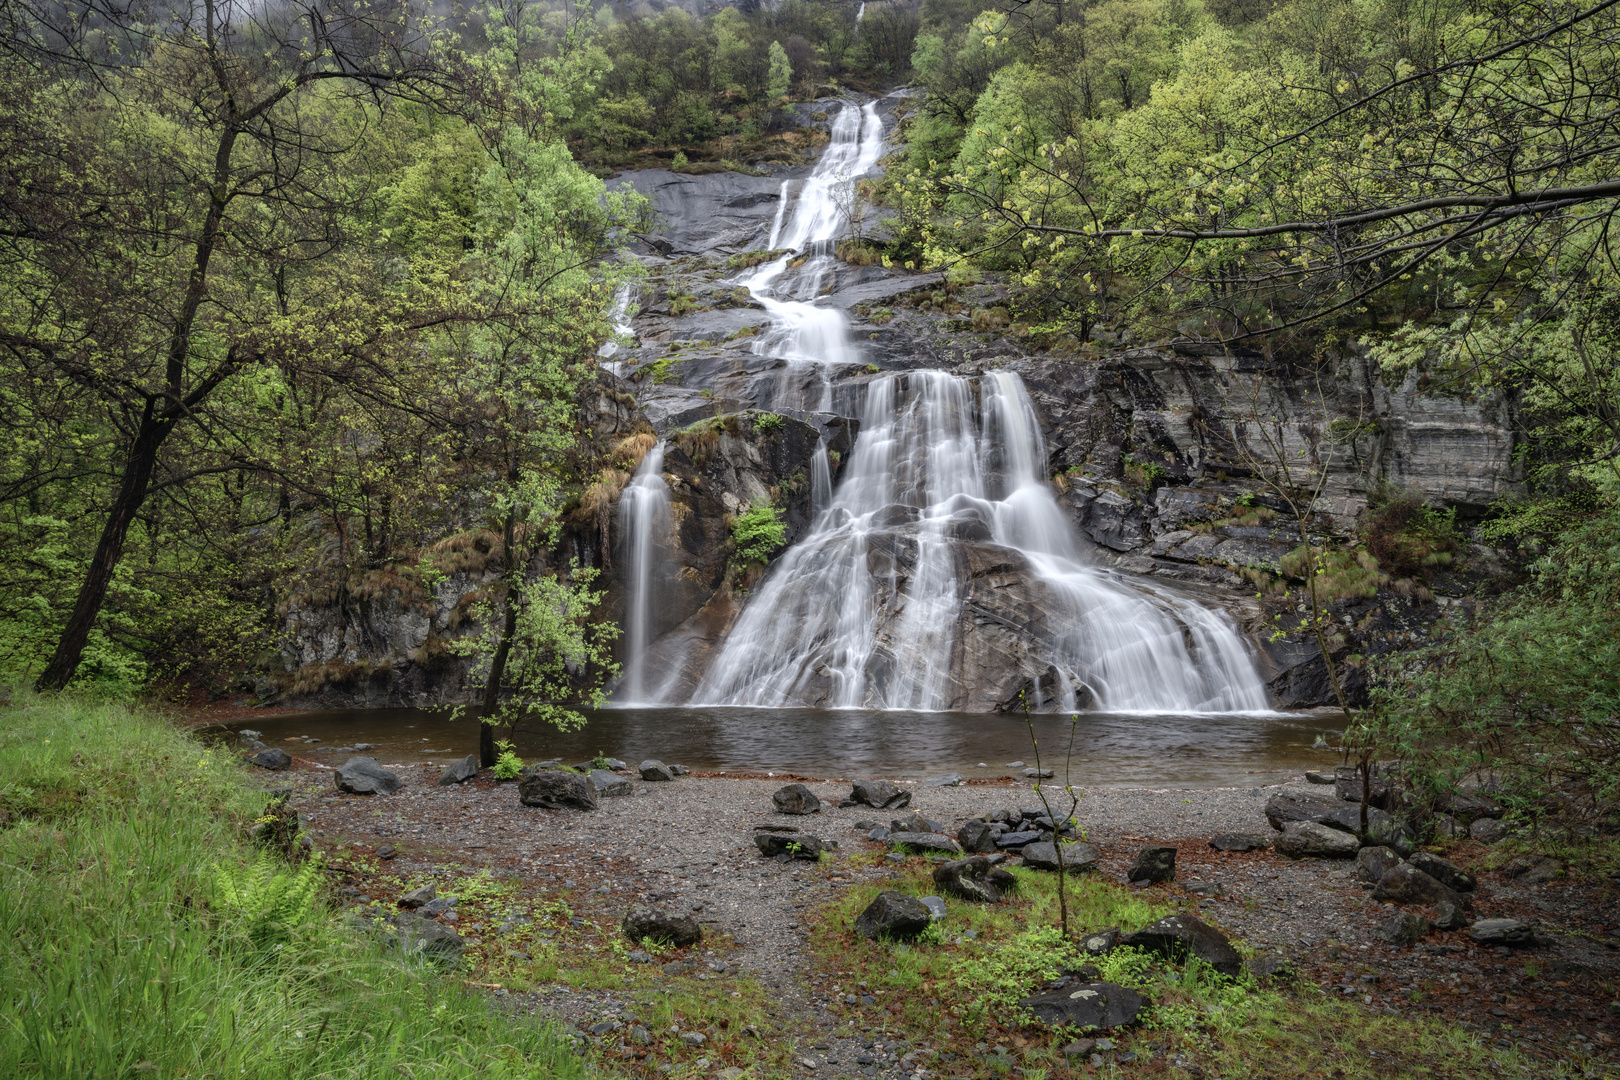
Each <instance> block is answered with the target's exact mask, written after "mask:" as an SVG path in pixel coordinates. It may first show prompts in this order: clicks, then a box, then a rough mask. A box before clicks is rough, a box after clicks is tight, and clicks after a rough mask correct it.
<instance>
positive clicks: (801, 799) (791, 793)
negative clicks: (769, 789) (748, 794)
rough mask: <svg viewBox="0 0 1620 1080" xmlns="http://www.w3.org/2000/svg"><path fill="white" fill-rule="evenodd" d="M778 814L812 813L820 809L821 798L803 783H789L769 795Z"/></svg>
mask: <svg viewBox="0 0 1620 1080" xmlns="http://www.w3.org/2000/svg"><path fill="white" fill-rule="evenodd" d="M771 802H773V803H775V804H776V812H777V813H778V814H800V815H803V814H814V813H817V812H819V811H820V810H821V800H820V799H818V798H816V793H815V792H813V791H811V790H810V789H809V788H807V787H805V786H804V785H803V784H789V785H787V786H786V787H784V788H778V789H777V790H776V791H775V792H774V793H773V794H772V795H771Z"/></svg>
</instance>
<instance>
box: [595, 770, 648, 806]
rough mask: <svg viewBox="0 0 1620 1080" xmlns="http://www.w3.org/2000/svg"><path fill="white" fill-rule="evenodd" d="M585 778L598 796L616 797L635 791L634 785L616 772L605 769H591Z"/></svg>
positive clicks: (631, 793)
mask: <svg viewBox="0 0 1620 1080" xmlns="http://www.w3.org/2000/svg"><path fill="white" fill-rule="evenodd" d="M586 779H588V780H589V781H590V782H591V787H593V788H594V789H595V790H596V795H597V797H598V798H602V799H616V798H620V797H622V796H625V795H634V794H635V793H636V785H634V784H632V783H631V782H630V781H628V780H626V779H625V778H624V777H622V776H620V775H619V774H618V773H611V772H608V771H607V770H606V769H592V770H591V773H590V775H589V776H588V777H586Z"/></svg>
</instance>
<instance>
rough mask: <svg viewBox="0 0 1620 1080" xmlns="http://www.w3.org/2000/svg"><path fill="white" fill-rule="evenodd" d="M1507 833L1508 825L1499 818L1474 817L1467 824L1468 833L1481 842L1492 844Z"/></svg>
mask: <svg viewBox="0 0 1620 1080" xmlns="http://www.w3.org/2000/svg"><path fill="white" fill-rule="evenodd" d="M1507 834H1508V827H1507V825H1506V824H1504V823H1503V822H1502V820H1501V819H1500V818H1489V817H1482V818H1475V819H1474V821H1473V823H1472V824H1471V825H1469V826H1468V835H1469V836H1471V837H1473V838H1474V839H1475V840H1478V841H1479V842H1480V843H1482V844H1494V843H1496V842H1498V841H1499V840H1501V839H1502V838H1503V837H1505V836H1507Z"/></svg>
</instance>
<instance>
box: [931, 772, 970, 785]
mask: <svg viewBox="0 0 1620 1080" xmlns="http://www.w3.org/2000/svg"><path fill="white" fill-rule="evenodd" d="M961 782H962V774H961V773H954V772H948V773H946V774H945V775H944V776H936V777H934V778H933V779H932V780H924V781H923V784H922V786H923V787H956V786H957V785H959V784H960V783H961Z"/></svg>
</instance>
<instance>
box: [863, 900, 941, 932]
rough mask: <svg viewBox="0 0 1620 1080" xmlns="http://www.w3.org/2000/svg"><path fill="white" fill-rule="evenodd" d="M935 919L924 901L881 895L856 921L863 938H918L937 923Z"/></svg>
mask: <svg viewBox="0 0 1620 1080" xmlns="http://www.w3.org/2000/svg"><path fill="white" fill-rule="evenodd" d="M933 921H934V917H933V915H932V913H930V912H929V910H928V908H927V907H926V906H925V905H924V904H923V902H922V901H921V900H918V899H917V898H916V897H915V896H907V895H906V894H905V893H901V892H892V891H890V892H881V893H878V895H877V899H875V900H873V901H872V902H871V903H870V904H868V905H867V906H866V910H865V911H863V912H861V913H860V914H859V915H857V916H856V917H855V932H856V933H857V934H859V935H861V937H864V938H872V939H874V940H876V939H877V938H883V937H886V938H895V939H901V938H914V937H916V936H917V935H918V934H921V933H922V932H923V931H924V930H926V929H928V927H929V926H930V925H931V924H932V923H933Z"/></svg>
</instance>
